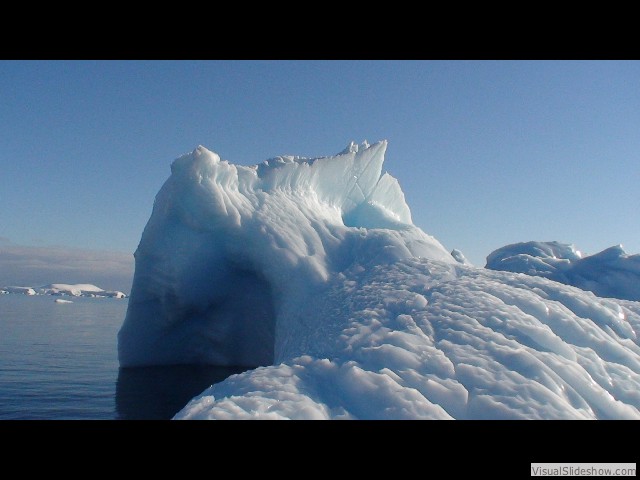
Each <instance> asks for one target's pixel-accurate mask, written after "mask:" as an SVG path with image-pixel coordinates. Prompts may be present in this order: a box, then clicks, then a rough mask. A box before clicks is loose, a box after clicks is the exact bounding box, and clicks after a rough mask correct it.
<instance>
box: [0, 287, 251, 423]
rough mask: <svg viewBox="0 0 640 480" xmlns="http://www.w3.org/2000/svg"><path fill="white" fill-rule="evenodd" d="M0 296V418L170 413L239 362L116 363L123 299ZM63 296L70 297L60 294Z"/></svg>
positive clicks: (124, 306)
mask: <svg viewBox="0 0 640 480" xmlns="http://www.w3.org/2000/svg"><path fill="white" fill-rule="evenodd" d="M56 298H58V297H53V296H48V295H43V296H32V297H30V296H26V295H0V419H1V420H8V419H17V420H27V419H46V420H75V419H105V420H107V419H169V418H171V417H173V415H175V414H176V413H177V412H178V411H179V410H180V409H181V408H182V407H183V406H184V405H185V404H186V403H187V402H188V401H189V400H190V399H191V398H192V397H193V396H195V395H197V394H198V393H200V392H202V391H203V390H204V389H205V388H207V387H208V386H210V385H211V384H213V383H216V382H219V381H221V380H222V379H224V378H226V377H228V376H229V375H231V374H233V373H238V372H240V371H242V370H244V369H243V368H240V367H211V366H171V367H146V368H127V369H120V368H119V365H118V354H117V333H118V330H119V329H120V326H121V325H122V321H123V320H124V317H125V314H126V311H127V305H128V301H127V300H126V299H125V300H119V299H112V298H84V297H80V298H71V300H72V301H73V303H70V304H66V303H65V304H59V303H55V299H56ZM65 298H66V299H69V297H65Z"/></svg>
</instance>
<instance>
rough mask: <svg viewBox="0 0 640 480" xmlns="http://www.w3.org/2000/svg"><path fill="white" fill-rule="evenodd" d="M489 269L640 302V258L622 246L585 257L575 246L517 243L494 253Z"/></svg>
mask: <svg viewBox="0 0 640 480" xmlns="http://www.w3.org/2000/svg"><path fill="white" fill-rule="evenodd" d="M486 268H490V269H492V270H504V271H509V272H518V273H526V274H528V275H537V276H541V277H545V278H549V279H551V280H555V281H557V282H560V283H566V284H567V285H573V286H576V287H578V288H581V289H583V290H589V291H591V292H593V293H595V294H596V295H598V296H601V297H614V298H620V299H624V300H635V301H638V300H640V255H637V254H636V255H629V254H627V252H625V251H624V249H623V248H622V245H615V246H613V247H610V248H607V249H606V250H603V251H602V252H600V253H596V254H595V255H589V256H585V255H584V254H582V253H581V252H580V251H579V250H577V249H576V247H575V246H574V245H572V244H565V243H560V242H524V243H516V244H512V245H507V246H504V247H501V248H499V249H498V250H495V251H493V252H492V253H490V254H489V256H488V257H487V265H486Z"/></svg>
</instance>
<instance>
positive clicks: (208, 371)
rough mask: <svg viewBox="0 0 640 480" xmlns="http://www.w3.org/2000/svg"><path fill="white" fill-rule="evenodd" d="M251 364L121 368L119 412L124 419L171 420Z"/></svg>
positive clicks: (118, 397)
mask: <svg viewBox="0 0 640 480" xmlns="http://www.w3.org/2000/svg"><path fill="white" fill-rule="evenodd" d="M245 370H247V367H216V366H211V365H170V366H162V367H135V368H131V367H130V368H120V370H119V371H118V381H117V383H116V413H117V418H118V419H120V420H168V419H170V418H172V417H173V416H174V415H175V414H176V413H178V412H179V411H180V410H181V409H182V407H184V406H185V405H186V404H187V402H189V400H191V399H192V398H193V397H195V396H196V395H198V394H200V393H202V391H203V390H204V389H205V388H207V387H209V386H211V385H213V384H214V383H218V382H221V381H222V380H224V379H225V378H227V377H228V376H230V375H233V374H234V373H240V372H244V371H245Z"/></svg>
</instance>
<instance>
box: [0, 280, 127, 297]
mask: <svg viewBox="0 0 640 480" xmlns="http://www.w3.org/2000/svg"><path fill="white" fill-rule="evenodd" d="M0 293H24V294H26V295H56V296H61V295H69V296H72V297H108V298H126V297H127V295H126V294H125V293H124V292H120V291H118V290H103V289H102V288H100V287H97V286H95V285H93V284H90V283H76V284H68V283H50V284H49V285H43V286H41V287H2V290H0Z"/></svg>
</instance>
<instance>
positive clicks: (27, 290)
mask: <svg viewBox="0 0 640 480" xmlns="http://www.w3.org/2000/svg"><path fill="white" fill-rule="evenodd" d="M2 291H3V292H6V293H17V294H22V295H37V293H36V291H35V290H34V289H33V288H31V287H16V286H7V287H2Z"/></svg>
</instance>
